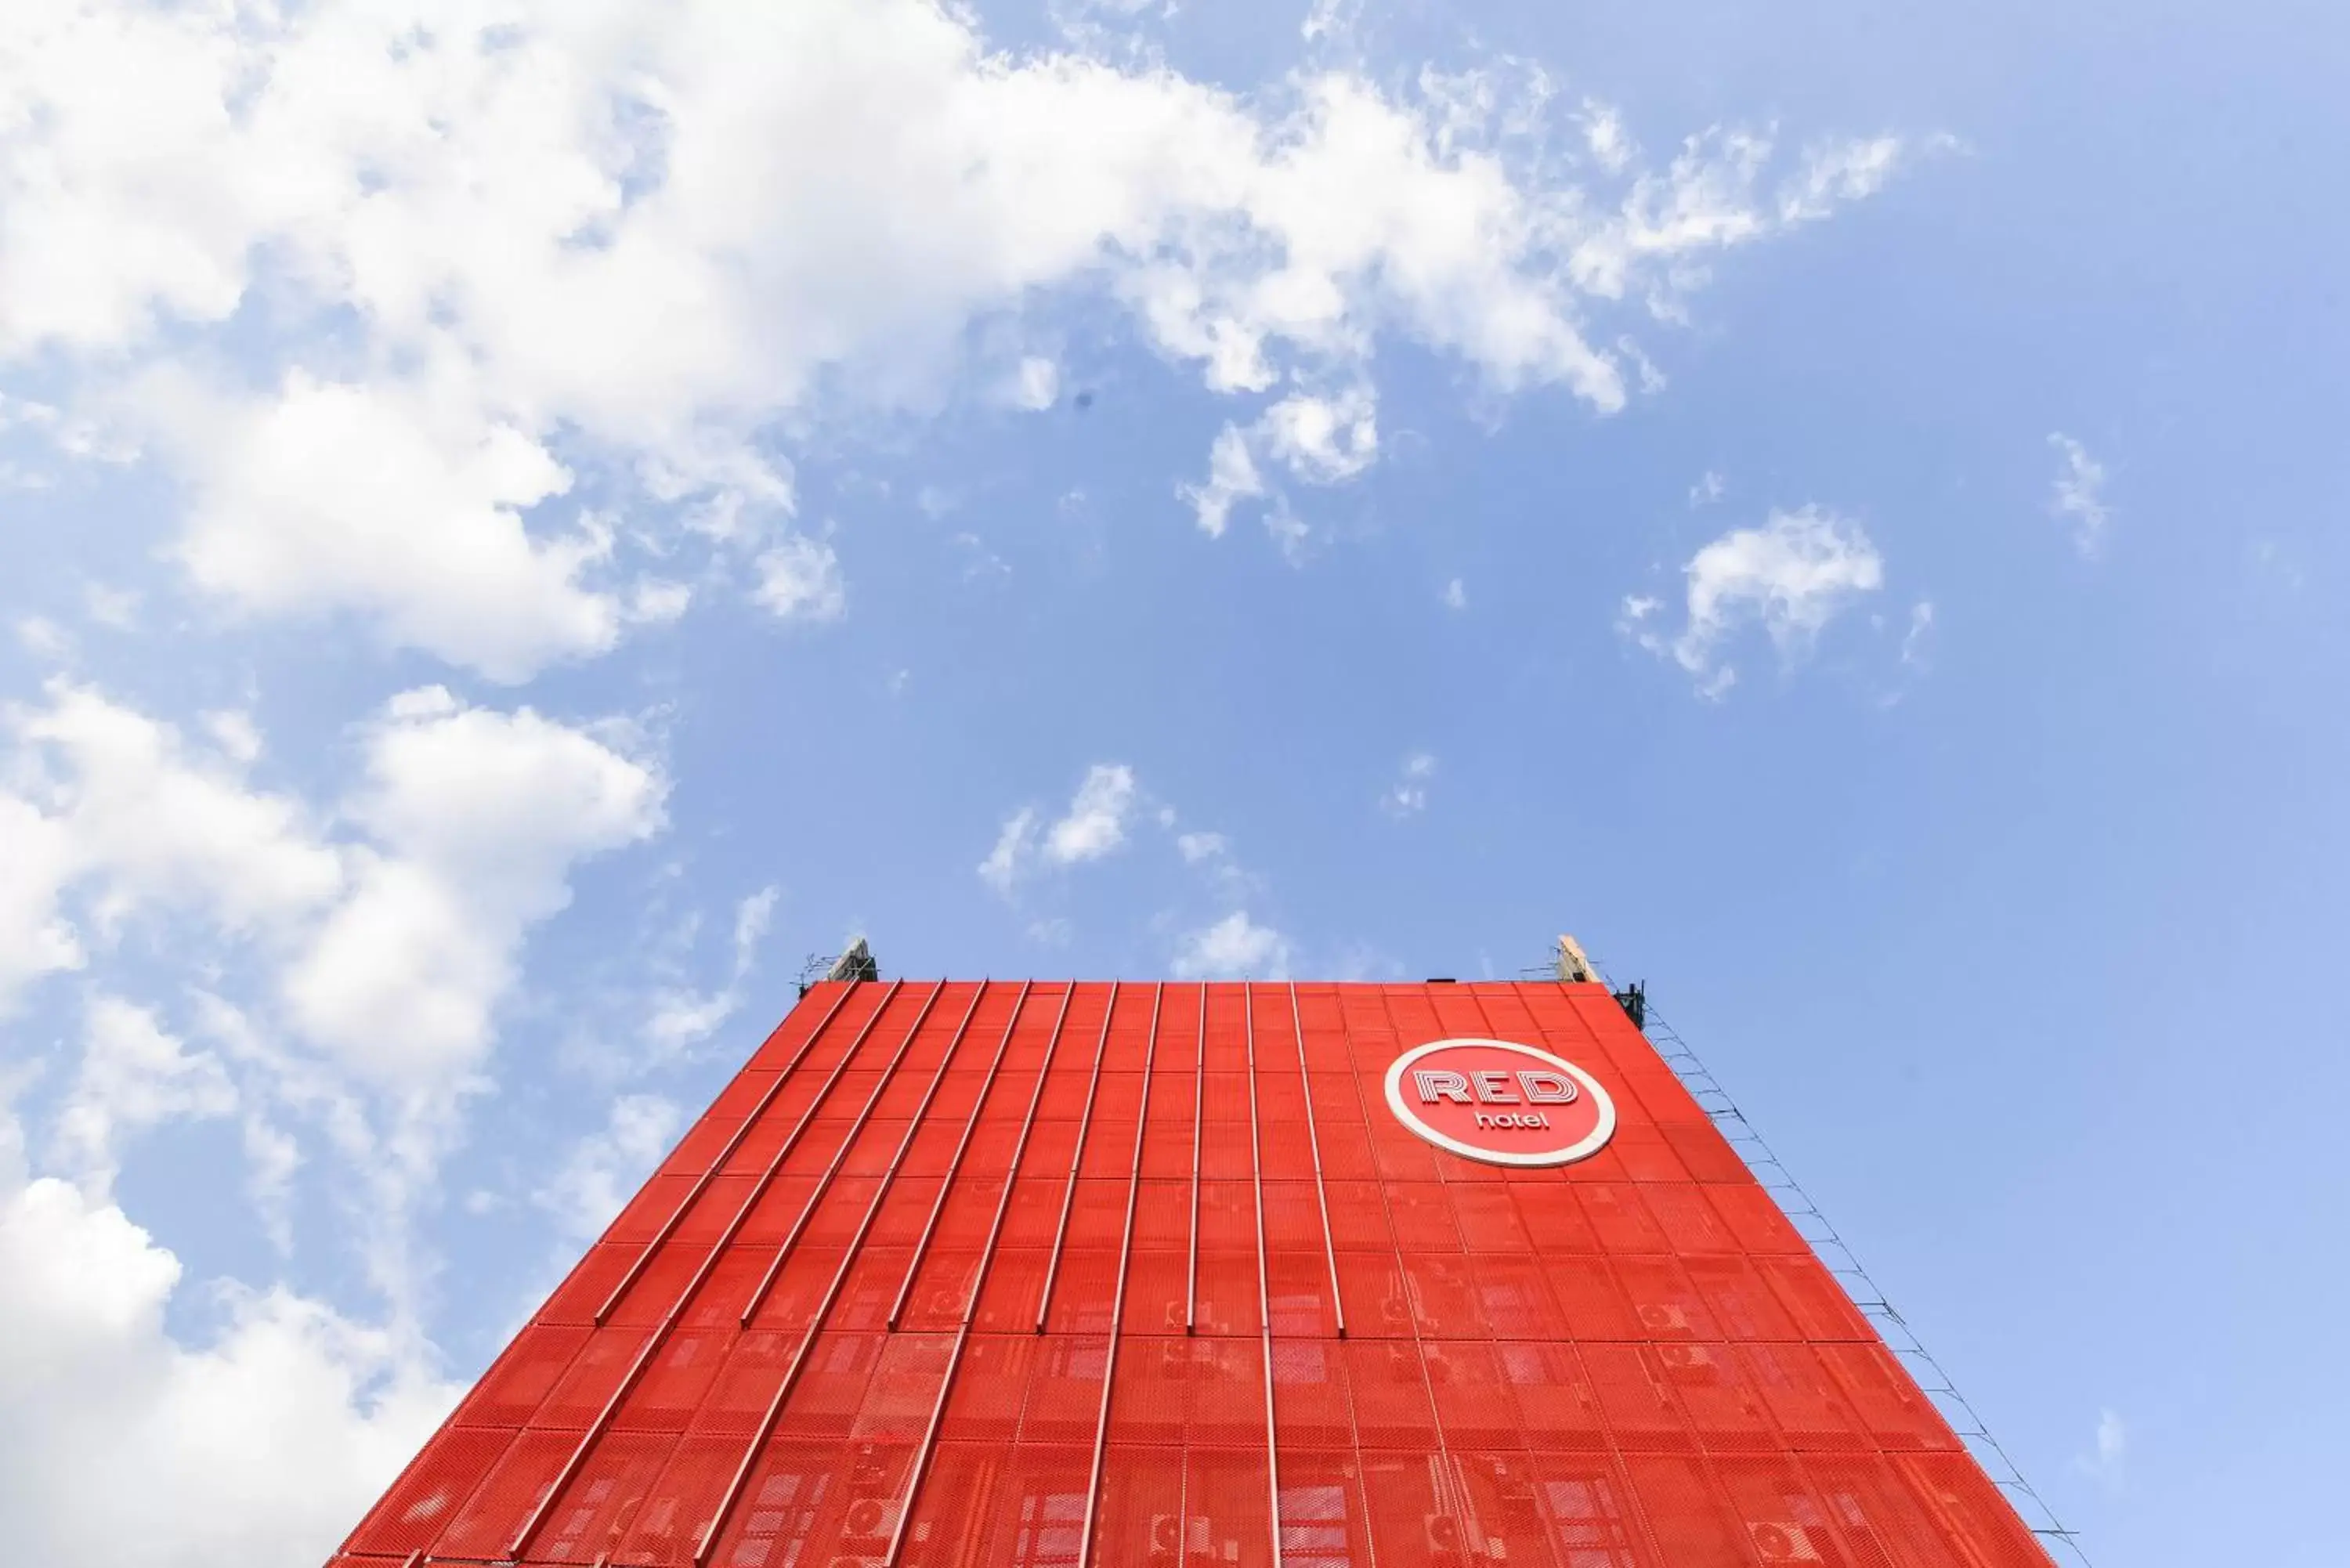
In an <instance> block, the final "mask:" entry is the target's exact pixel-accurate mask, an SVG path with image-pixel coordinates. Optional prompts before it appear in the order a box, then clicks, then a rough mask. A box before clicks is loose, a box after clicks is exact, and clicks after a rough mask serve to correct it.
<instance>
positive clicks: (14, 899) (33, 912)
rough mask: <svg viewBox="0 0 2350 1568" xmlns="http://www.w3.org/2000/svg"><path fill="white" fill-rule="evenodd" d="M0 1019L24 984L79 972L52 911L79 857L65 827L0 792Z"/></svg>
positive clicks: (70, 942) (74, 940)
mask: <svg viewBox="0 0 2350 1568" xmlns="http://www.w3.org/2000/svg"><path fill="white" fill-rule="evenodd" d="M0 844H5V845H6V846H8V853H7V854H5V855H0V1016H5V1014H6V1013H7V1012H10V1011H11V1010H13V1008H14V1007H15V1005H16V996H17V993H18V992H19V991H21V990H22V988H23V987H24V986H25V984H26V982H27V981H32V980H35V979H37V978H38V977H39V976H41V975H44V974H49V973H53V972H55V971H58V970H72V969H79V968H80V967H81V966H82V963H83V962H84V960H85V955H84V952H83V949H82V945H81V939H80V937H79V936H78V934H77V933H76V932H75V930H74V928H73V925H72V922H70V921H69V920H68V919H66V918H65V916H64V915H63V914H62V913H61V912H60V911H59V909H58V908H57V900H58V898H60V897H61V896H62V895H63V893H64V892H65V889H66V885H67V883H68V882H69V881H70V880H71V879H72V878H73V876H74V873H75V871H76V869H77V862H78V858H79V857H78V855H77V854H76V852H75V847H74V840H73V834H72V831H71V829H70V828H68V826H67V825H66V824H64V823H63V822H60V821H58V820H57V819H56V818H55V817H51V816H47V815H44V814H43V813H42V812H41V810H40V808H39V807H37V806H36V805H33V803H32V802H30V801H27V800H23V799H19V798H18V797H16V796H15V795H12V794H6V793H5V792H0Z"/></svg>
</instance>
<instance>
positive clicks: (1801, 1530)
mask: <svg viewBox="0 0 2350 1568" xmlns="http://www.w3.org/2000/svg"><path fill="white" fill-rule="evenodd" d="M1746 1531H1747V1534H1748V1537H1749V1538H1750V1539H1751V1540H1752V1541H1753V1542H1754V1554H1755V1555H1756V1556H1758V1557H1760V1558H1762V1559H1763V1562H1765V1563H1825V1562H1826V1561H1827V1558H1826V1556H1825V1553H1823V1552H1821V1551H1820V1543H1819V1542H1818V1541H1816V1540H1814V1538H1813V1535H1812V1531H1811V1527H1810V1526H1808V1525H1802V1524H1755V1523H1752V1522H1750V1523H1749V1524H1748V1525H1747V1526H1746Z"/></svg>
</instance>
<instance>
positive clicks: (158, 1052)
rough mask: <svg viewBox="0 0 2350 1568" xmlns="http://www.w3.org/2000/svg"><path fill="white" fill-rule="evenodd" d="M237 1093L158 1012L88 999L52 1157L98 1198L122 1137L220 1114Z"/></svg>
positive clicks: (230, 1108) (106, 1187)
mask: <svg viewBox="0 0 2350 1568" xmlns="http://www.w3.org/2000/svg"><path fill="white" fill-rule="evenodd" d="M236 1108H237V1096H236V1090H235V1088H234V1085H231V1084H230V1082H229V1077H228V1072H227V1070H226V1069H225V1068H224V1067H223V1066H222V1065H221V1062H220V1059H219V1058H218V1057H216V1056H214V1055H213V1054H211V1053H210V1052H206V1051H199V1052H196V1053H194V1054H190V1053H189V1052H188V1050H187V1048H186V1046H185V1045H184V1044H183V1043H182V1042H181V1041H180V1040H179V1039H177V1038H176V1037H174V1036H172V1035H171V1034H168V1033H165V1032H164V1031H163V1028H162V1026H161V1024H160V1023H157V1022H156V1019H155V1015H154V1014H153V1013H152V1012H149V1011H148V1010H147V1009H145V1008H143V1007H140V1006H138V1005H136V1004H134V1003H132V1002H125V1001H123V1000H122V999H121V998H120V997H112V996H97V997H93V998H91V999H90V1002H89V1006H88V1010H87V1012H86V1016H85V1018H84V1023H83V1033H82V1057H81V1067H80V1070H79V1072H78V1074H77V1075H76V1076H75V1079H74V1084H73V1089H72V1091H71V1093H69V1094H68V1096H67V1097H66V1102H65V1105H64V1106H63V1108H62V1109H60V1110H59V1112H58V1113H57V1158H58V1161H59V1163H60V1164H62V1165H63V1166H64V1167H65V1168H67V1169H68V1170H69V1171H72V1172H73V1173H74V1174H76V1175H77V1176H78V1177H79V1178H80V1179H82V1181H83V1183H84V1184H85V1186H86V1187H87V1188H88V1189H89V1190H90V1191H91V1192H92V1193H93V1194H95V1195H97V1196H99V1197H103V1196H104V1195H105V1194H106V1193H108V1192H109V1191H110V1190H111V1189H112V1187H113V1183H114V1178H115V1176H116V1173H117V1172H118V1170H119V1169H120V1157H121V1144H122V1142H123V1141H124V1140H125V1139H127V1138H130V1137H134V1136H136V1135H137V1134H139V1133H140V1132H144V1131H146V1130H147V1129H149V1128H151V1127H161V1126H162V1125H163V1124H164V1123H166V1122H171V1121H179V1120H194V1119H200V1118H203V1117H206V1116H228V1115H230V1114H231V1113H232V1112H234V1110H235V1109H236Z"/></svg>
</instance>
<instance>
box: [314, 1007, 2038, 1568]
mask: <svg viewBox="0 0 2350 1568" xmlns="http://www.w3.org/2000/svg"><path fill="white" fill-rule="evenodd" d="M1455 1036H1474V1037H1482V1038H1496V1039H1503V1040H1517V1041H1522V1042H1523V1043H1525V1044H1532V1045H1535V1046H1538V1047H1540V1048H1542V1049H1544V1050H1547V1051H1550V1052H1552V1053H1554V1054H1558V1055H1561V1056H1564V1057H1565V1058H1566V1059H1567V1060H1569V1061H1572V1062H1574V1063H1575V1064H1578V1065H1580V1066H1581V1067H1583V1068H1584V1069H1586V1071H1588V1072H1589V1073H1590V1074H1592V1075H1593V1076H1594V1077H1595V1078H1596V1079H1597V1080H1598V1081H1599V1082H1600V1083H1601V1084H1602V1085H1604V1086H1605V1087H1606V1088H1607V1090H1608V1092H1609V1094H1610V1096H1612V1097H1613V1099H1614V1100H1615V1102H1616V1105H1617V1110H1618V1114H1619V1117H1620V1122H1619V1126H1618V1128H1617V1133H1616V1136H1615V1137H1614V1138H1613V1139H1612V1140H1611V1141H1610V1143H1609V1144H1608V1145H1607V1147H1606V1148H1605V1149H1603V1150H1602V1151H1601V1152H1600V1153H1599V1154H1598V1155H1596V1156H1595V1157H1593V1158H1589V1159H1587V1160H1585V1161H1582V1162H1579V1163H1577V1164H1575V1165H1570V1166H1565V1167H1549V1168H1510V1167H1503V1166H1499V1165H1493V1164H1486V1163H1481V1162H1478V1161H1473V1160H1471V1159H1467V1158H1461V1156H1458V1155H1455V1154H1452V1153H1451V1152H1449V1151H1446V1150H1444V1149H1440V1148H1438V1147H1434V1146H1433V1145H1431V1144H1430V1143H1428V1142H1426V1141H1424V1140H1423V1139H1422V1138H1420V1137H1418V1136H1417V1135H1415V1134H1414V1133H1413V1132H1411V1131H1410V1130H1409V1129H1408V1128H1406V1127H1404V1126H1403V1125H1402V1124H1401V1123H1399V1121H1398V1120H1397V1119H1396V1118H1395V1116H1393V1115H1392V1114H1391V1113H1390V1112H1389V1110H1388V1106H1387V1103H1386V1099H1385V1096H1384V1089H1383V1084H1382V1075H1383V1074H1384V1072H1385V1070H1386V1068H1387V1065H1388V1063H1390V1062H1391V1061H1393V1060H1394V1059H1395V1058H1396V1057H1397V1056H1398V1055H1399V1054H1401V1053H1403V1052H1405V1051H1408V1050H1410V1049H1412V1048H1414V1047H1415V1046H1418V1045H1420V1044H1426V1043H1428V1042H1430V1041H1432V1040H1437V1039H1441V1038H1448V1037H1455ZM334 1562H335V1563H336V1564H338V1565H339V1568H361V1565H363V1564H373V1565H379V1568H381V1565H389V1564H398V1565H400V1568H424V1565H427V1564H455V1563H466V1564H489V1563H518V1564H529V1565H541V1568H555V1565H557V1564H563V1565H574V1568H596V1565H601V1568H712V1565H723V1568H843V1565H847V1564H856V1565H858V1568H873V1565H877V1564H887V1563H898V1564H906V1565H914V1564H920V1565H925V1568H1002V1565H1009V1564H1037V1565H1043V1564H1053V1565H1055V1568H1096V1565H1107V1564H1121V1565H1123V1564H1139V1565H1144V1568H1211V1565H1212V1568H1252V1565H1255V1568H1356V1565H1360V1568H1377V1565H1381V1564H1384V1565H1388V1568H1395V1565H1404V1564H1411V1565H1418V1564H1430V1565H1437V1568H1453V1565H1457V1568H1468V1565H1470V1564H1483V1565H1492V1568H1776V1565H1777V1564H1782V1563H1787V1564H1818V1565H1820V1568H2027V1565H2035V1564H2037V1565H2044V1564H2046V1563H2047V1562H2048V1559H2047V1557H2046V1556H2045V1554H2044V1553H2043V1552H2042V1550H2041V1548H2040V1546H2039V1544H2038V1542H2037V1541H2036V1540H2035V1539H2034V1537H2033V1535H2032V1534H2031V1532H2029V1531H2028V1530H2026V1529H2025V1528H2024V1527H2023V1525H2022V1522H2021V1521H2019V1520H2018V1519H2017V1517H2016V1515H2015V1513H2014V1511H2012V1509H2011V1508H2010V1507H2009V1506H2008V1504H2007V1502H2006V1501H2005V1500H2004V1498H2003V1497H2002V1494H2001V1493H2000V1492H1999V1490H1998V1489H1996V1488H1995V1487H1994V1486H1992V1485H1991V1482H1990V1481H1989V1480H1988V1479H1987V1478H1986V1477H1985V1476H1984V1474H1983V1472H1982V1470H1981V1468H1980V1467H1979V1466H1977V1465H1976V1463H1975V1461H1974V1460H1973V1459H1972V1458H1971V1457H1970V1455H1969V1454H1968V1453H1967V1451H1966V1449H1965V1448H1964V1447H1963V1445H1962V1444H1961V1443H1960V1440H1959V1439H1958V1438H1957V1437H1956V1436H1954V1435H1953V1433H1952V1432H1951V1430H1950V1427H1949V1426H1948V1425H1947V1424H1946V1423H1945V1422H1944V1421H1943V1420H1942V1418H1941V1417H1940V1416H1939V1414H1938V1413H1937V1412H1936V1410H1935V1408H1934V1407H1933V1405H1932V1403H1931V1402H1930V1401H1929V1399H1928V1398H1927V1397H1925V1396H1924V1395H1923V1394H1922V1393H1921V1392H1920V1391H1919V1390H1918V1387H1917V1386H1916V1384H1915V1383H1914V1382H1913V1381H1912V1380H1911V1379H1910V1378H1909V1376H1908V1374H1907V1373H1906V1372H1905V1371H1904V1370H1903V1368H1902V1366H1901V1365H1900V1363H1899V1362H1898V1360H1896V1359H1895V1358H1894V1357H1893V1356H1892V1355H1889V1354H1888V1353H1887V1351H1886V1349H1885V1347H1884V1346H1883V1345H1881V1344H1880V1343H1879V1341H1878V1340H1877V1337H1876V1335H1875V1334H1874V1332H1873V1331H1872V1329H1871V1328H1870V1326H1869V1323H1868V1320H1867V1319H1866V1317H1864V1316H1863V1315H1862V1314H1860V1313H1859V1312H1858V1311H1857V1310H1856V1309H1855V1307H1854V1306H1853V1304H1852V1303H1851V1302H1850V1301H1849V1300H1848V1299H1847V1298H1846V1295H1845V1293H1844V1292H1843V1291H1842V1290H1841V1288H1840V1287H1839V1286H1838V1285H1837V1283H1836V1282H1835V1278H1834V1277H1833V1276H1832V1275H1831V1274H1830V1273H1829V1272H1827V1270H1826V1269H1825V1268H1824V1267H1823V1266H1822V1265H1821V1263H1820V1262H1819V1261H1818V1260H1817V1259H1816V1258H1814V1256H1813V1255H1812V1253H1811V1251H1810V1250H1809V1248H1808V1247H1807V1246H1806V1245H1805V1243H1804V1241H1803V1240H1802V1238H1801V1237H1800V1236H1798V1235H1797V1234H1796V1232H1795V1231H1794V1227H1793V1226H1792V1225H1791V1224H1789V1222H1788V1221H1787V1220H1786V1219H1785V1217H1784V1216H1783V1215H1782V1214H1781V1213H1780V1211H1779V1210H1778V1208H1777V1206H1776V1205H1775V1204H1774V1203H1773V1201H1772V1199H1771V1198H1770V1196H1769V1195H1768V1194H1767V1193H1765V1192H1764V1191H1763V1189H1761V1188H1760V1187H1759V1186H1757V1185H1756V1183H1755V1181H1754V1179H1753V1177H1752V1174H1751V1173H1750V1172H1749V1171H1748V1170H1747V1168H1745V1166H1744V1165H1743V1164H1742V1162H1741V1161H1740V1159H1739V1158H1738V1156H1737V1155H1736V1154H1735V1153H1734V1152H1733V1151H1732V1150H1731V1148H1730V1147H1729V1146H1728V1145H1727V1144H1726V1143H1725V1142H1723V1140H1722V1139H1721V1136H1720V1135H1719V1134H1718V1133H1717V1132H1716V1131H1715V1130H1714V1128H1713V1127H1712V1126H1711V1123H1710V1122H1709V1121H1708V1119H1707V1117H1706V1116H1705V1115H1704V1114H1703V1112H1701V1111H1700V1109H1699V1107H1698V1106H1697V1105H1696V1103H1695V1102H1694V1101H1693V1100H1692V1099H1691V1098H1690V1096H1689V1094H1688V1093H1687V1092H1686V1091H1685V1090H1684V1089H1683V1088H1682V1087H1681V1085H1680V1084H1679V1080H1678V1079H1676V1078H1675V1077H1674V1075H1672V1073H1671V1072H1670V1071H1669V1069H1667V1068H1666V1067H1665V1066H1664V1064H1662V1062H1661V1061H1660V1060H1659V1058H1658V1056H1657V1054H1656V1053H1655V1052H1654V1050H1653V1049H1651V1048H1650V1047H1649V1045H1648V1043H1647V1041H1645V1040H1644V1039H1643V1038H1642V1037H1641V1036H1640V1034H1639V1033H1638V1032H1637V1031H1636V1030H1634V1029H1633V1028H1632V1026H1631V1024H1630V1023H1629V1022H1628V1021H1627V1019H1626V1018H1625V1017H1624V1016H1623V1015H1622V1013H1621V1012H1620V1011H1619V1010H1618V1009H1617V1007H1616V1006H1615V1004H1614V1003H1613V1002H1611V1001H1610V1000H1609V999H1608V998H1607V994H1606V992H1604V991H1602V990H1600V989H1599V988H1597V987H1596V986H1558V985H1547V984H1543V985H1515V984H1496V985H1430V986H1369V985H1297V986H1287V985H1256V986H1243V985H1211V986H1198V985H1182V986H1177V985H1167V986H1159V985H1131V984H1119V985H1110V984H1075V985H1072V984H1066V983H1057V982H1056V983H1042V982H1037V983H1029V984H1004V983H991V984H986V985H972V984H967V983H939V984H933V983H930V982H913V981H897V982H889V983H884V982H881V981H863V982H852V983H830V984H826V985H822V986H818V987H817V988H816V989H815V990H814V991H813V992H810V993H809V994H808V996H807V997H806V1000H805V1001H804V1002H802V1003H801V1005H800V1006H799V1007H798V1008H797V1009H796V1010H795V1011H794V1012H793V1013H792V1015H791V1016H790V1017H789V1018H787V1019H785V1021H784V1023H783V1024H782V1026H781V1027H780V1028H778V1029H777V1030H776V1031H775V1033H774V1035H772V1036H771V1037H770V1038H769V1039H768V1040H766V1041H765V1042H764V1044H761V1045H760V1046H759V1048H758V1049H757V1050H756V1051H755V1052H754V1054H753V1055H752V1057H751V1060H750V1062H749V1063H748V1064H746V1066H745V1067H744V1069H743V1072H742V1073H741V1074H740V1075H738V1076H737V1077H736V1078H735V1080H734V1081H733V1083H732V1084H730V1085H728V1086H727V1088H726V1089H725V1090H724V1091H723V1093H722V1094H721V1095H720V1096H718V1099H717V1100H716V1102H715V1103H714V1104H713V1105H712V1106H711V1109H710V1111H709V1113H708V1114H707V1115H706V1116H704V1117H703V1118H702V1120H701V1121H700V1122H698V1123H697V1124H696V1125H695V1126H694V1127H692V1128H691V1130H690V1131H689V1132H688V1133H687V1134H686V1136H685V1137H684V1138H683V1139H682V1140H681V1142H680V1144H679V1146H678V1147H677V1149H676V1151H675V1152H674V1153H673V1154H671V1157H670V1158H668V1159H666V1160H664V1161H663V1162H662V1164H661V1166H660V1169H659V1171H658V1172H657V1173H656V1174H655V1175H654V1176H653V1177H652V1178H651V1179H650V1180H649V1181H648V1182H647V1184H646V1186H645V1188H644V1190H643V1191H642V1192H640V1193H639V1195H638V1196H637V1197H636V1198H635V1199H633V1200H632V1201H631V1202H630V1203H629V1205H628V1207H627V1208H626V1209H625V1210H623V1212H622V1213H621V1215H620V1216H619V1219H617V1220H614V1221H613V1223H612V1226H611V1228H610V1230H609V1231H608V1232H607V1233H606V1234H605V1236H604V1237H603V1239H602V1240H601V1241H599V1242H598V1244H597V1245H596V1246H595V1247H593V1248H591V1249H590V1250H589V1251H588V1253H587V1256H586V1257H585V1258H583V1259H582V1260H581V1262H580V1263H579V1265H578V1267H577V1269H575V1270H574V1271H573V1272H572V1274H571V1276H570V1277H569V1278H568V1279H567V1280H566V1281H565V1282H563V1284H562V1285H561V1286H560V1287H559V1288H558V1289H557V1290H556V1292H555V1293H554V1295H553V1296H552V1297H551V1298H550V1299H549V1301H548V1302H547V1303H546V1306H545V1307H544V1308H543V1309H542V1310H541V1311H540V1312H539V1313H538V1314H536V1316H535V1317H534V1318H533V1320H532V1321H531V1323H530V1324H528V1325H527V1326H525V1328H524V1329H523V1330H522V1332H521V1333H520V1334H518V1335H517V1336H516V1337H515V1342H514V1343H513V1345H510V1346H509V1347H508V1348H507V1350H506V1352H505V1353H504V1355H501V1356H500V1357H499V1358H498V1360H497V1361H496V1362H495V1363H494V1365H493V1366H491V1367H490V1369H489V1371H488V1372H486V1373H485V1374H484V1376H483V1377H482V1380H481V1382H480V1384H479V1385H478V1386H476V1387H475V1388H474V1390H473V1393H472V1394H471V1396H469V1397H467V1398H466V1399H465V1400H464V1401H463V1403H462V1404H461V1405H460V1406H459V1407H458V1409H457V1411H456V1413H455V1414H454V1415H453V1416H452V1417H451V1418H450V1420H449V1423H448V1424H447V1426H445V1427H444V1428H442V1431H441V1432H440V1433H439V1434H438V1435H436V1436H435V1437H434V1438H432V1441H431V1442H430V1443H429V1444H428V1445H427V1446H426V1447H425V1449H424V1451H423V1452H422V1453H421V1454H420V1455H419V1456H418V1457H417V1459H416V1460H415V1461H414V1462H413V1463H412V1464H411V1466H410V1467H409V1469H408V1470H407V1471H406V1473H404V1474H403V1475H402V1476H401V1477H400V1480H398V1481H397V1482H396V1483H394V1485H393V1486H392V1488H391V1490H390V1491H388V1492H387V1493H386V1494H385V1495H384V1498H383V1500H382V1501H380V1502H379V1503H378V1504H377V1506H376V1508H375V1509H374V1511H372V1512H370V1513H369V1515H368V1517H367V1518H366V1519H365V1520H364V1521H362V1522H361V1523H360V1525H359V1528H358V1530H356V1531H355V1532H353V1533H352V1535H351V1537H350V1539H349V1541H348V1542H346V1544H345V1546H344V1548H343V1550H342V1551H341V1552H339V1553H338V1555H337V1557H336V1558H335V1560H334Z"/></svg>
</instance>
